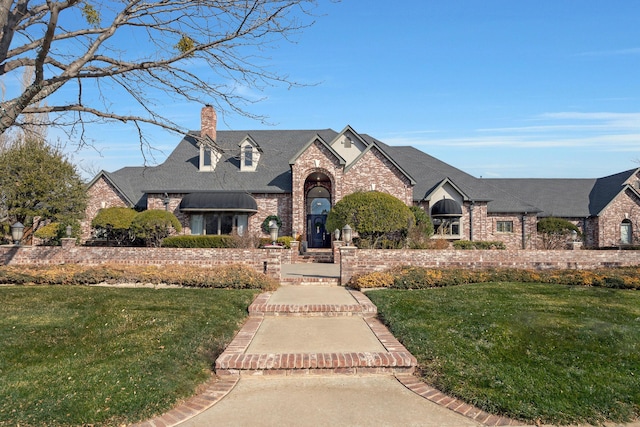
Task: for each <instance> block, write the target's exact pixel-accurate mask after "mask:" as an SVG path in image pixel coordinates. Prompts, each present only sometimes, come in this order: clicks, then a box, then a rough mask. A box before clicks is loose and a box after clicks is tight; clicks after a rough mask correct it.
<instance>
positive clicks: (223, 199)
mask: <svg viewBox="0 0 640 427" xmlns="http://www.w3.org/2000/svg"><path fill="white" fill-rule="evenodd" d="M180 210H181V211H199V212H202V211H225V212H258V204H257V203H256V199H254V198H253V197H251V196H250V195H249V194H247V193H241V192H217V193H214V192H201V193H189V194H187V195H185V196H184V197H183V198H182V201H181V202H180Z"/></svg>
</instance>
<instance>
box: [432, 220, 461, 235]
mask: <svg viewBox="0 0 640 427" xmlns="http://www.w3.org/2000/svg"><path fill="white" fill-rule="evenodd" d="M432 221H433V226H434V228H435V236H436V237H437V236H447V237H459V236H460V218H433V220H432Z"/></svg>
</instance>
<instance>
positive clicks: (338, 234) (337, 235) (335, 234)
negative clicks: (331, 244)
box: [333, 228, 340, 240]
mask: <svg viewBox="0 0 640 427" xmlns="http://www.w3.org/2000/svg"><path fill="white" fill-rule="evenodd" d="M333 237H334V240H340V230H339V229H337V228H336V231H334V232H333Z"/></svg>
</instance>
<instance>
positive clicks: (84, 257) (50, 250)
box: [0, 239, 285, 279]
mask: <svg viewBox="0 0 640 427" xmlns="http://www.w3.org/2000/svg"><path fill="white" fill-rule="evenodd" d="M63 240H68V239H63ZM71 241H72V242H71V244H69V243H68V242H63V246H20V247H18V246H2V247H0V265H25V264H40V265H43V264H82V265H100V264H128V265H158V266H171V265H196V266H203V267H213V266H220V265H230V264H242V265H246V266H248V267H251V268H253V269H255V270H256V271H259V272H263V271H264V269H265V263H266V269H267V274H268V275H269V276H271V277H274V278H277V279H280V272H281V265H282V258H283V256H284V254H283V252H285V251H284V250H282V249H182V248H139V247H118V248H116V247H91V246H75V245H74V244H73V239H71Z"/></svg>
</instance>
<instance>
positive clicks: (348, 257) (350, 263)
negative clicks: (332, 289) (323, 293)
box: [340, 246, 358, 286]
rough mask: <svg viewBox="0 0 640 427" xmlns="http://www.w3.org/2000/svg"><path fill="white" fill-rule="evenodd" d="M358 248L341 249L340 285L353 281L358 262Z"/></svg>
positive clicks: (346, 247) (347, 247) (345, 247)
mask: <svg viewBox="0 0 640 427" xmlns="http://www.w3.org/2000/svg"><path fill="white" fill-rule="evenodd" d="M357 251H358V248H356V247H355V246H341V247H340V284H342V285H343V286H344V285H345V284H346V283H347V282H348V281H349V279H351V277H352V276H353V273H354V270H356V265H357V261H358V252H357Z"/></svg>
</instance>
